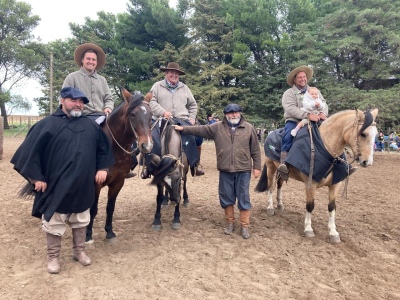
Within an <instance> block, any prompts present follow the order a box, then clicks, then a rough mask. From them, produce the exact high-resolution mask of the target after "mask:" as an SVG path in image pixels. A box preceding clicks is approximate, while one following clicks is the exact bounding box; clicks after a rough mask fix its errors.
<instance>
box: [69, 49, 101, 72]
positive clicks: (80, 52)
mask: <svg viewBox="0 0 400 300" xmlns="http://www.w3.org/2000/svg"><path fill="white" fill-rule="evenodd" d="M88 50H93V51H94V52H95V53H96V55H97V66H96V70H101V69H102V68H103V67H104V65H105V64H106V54H105V53H104V51H103V49H101V48H100V47H99V46H97V45H96V44H92V43H86V44H82V45H80V46H78V47H77V48H76V49H75V52H74V59H75V63H76V64H77V65H78V67H81V66H82V56H83V54H84V53H85V52H86V51H88Z"/></svg>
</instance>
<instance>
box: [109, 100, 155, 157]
mask: <svg viewBox="0 0 400 300" xmlns="http://www.w3.org/2000/svg"><path fill="white" fill-rule="evenodd" d="M143 103H146V104H147V102H145V101H143ZM109 115H110V114H107V116H106V125H107V128H108V130H109V131H110V134H111V137H112V139H113V141H114V142H115V143H116V144H117V145H118V147H119V148H120V149H121V150H122V151H124V152H125V153H126V154H128V155H134V154H135V155H137V154H139V152H140V151H139V148H138V147H136V148H135V149H133V150H132V151H127V150H126V149H125V148H124V147H122V146H121V145H120V143H118V141H117V139H116V138H115V137H114V134H113V133H112V131H111V128H110V126H109V125H108V117H109ZM129 124H130V125H131V129H132V131H133V135H134V136H135V140H137V139H138V134H137V132H136V130H135V128H134V127H133V125H132V122H131V119H129Z"/></svg>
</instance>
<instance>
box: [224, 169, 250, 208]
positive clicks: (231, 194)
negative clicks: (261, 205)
mask: <svg viewBox="0 0 400 300" xmlns="http://www.w3.org/2000/svg"><path fill="white" fill-rule="evenodd" d="M250 178H251V172H235V173H229V172H219V185H218V194H219V202H220V205H221V207H222V208H225V207H227V206H229V205H235V203H236V198H237V199H238V208H239V209H240V210H247V209H250V208H251V203H250V193H249V189H250Z"/></svg>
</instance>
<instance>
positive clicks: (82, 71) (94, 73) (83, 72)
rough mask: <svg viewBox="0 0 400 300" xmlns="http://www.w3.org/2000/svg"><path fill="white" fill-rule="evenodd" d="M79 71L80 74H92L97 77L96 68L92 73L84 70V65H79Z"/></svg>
mask: <svg viewBox="0 0 400 300" xmlns="http://www.w3.org/2000/svg"><path fill="white" fill-rule="evenodd" d="M79 72H80V73H81V74H82V75H84V76H93V77H94V78H97V75H98V73H97V71H96V70H94V72H93V73H89V72H88V71H86V70H85V69H84V67H81V69H80V70H79Z"/></svg>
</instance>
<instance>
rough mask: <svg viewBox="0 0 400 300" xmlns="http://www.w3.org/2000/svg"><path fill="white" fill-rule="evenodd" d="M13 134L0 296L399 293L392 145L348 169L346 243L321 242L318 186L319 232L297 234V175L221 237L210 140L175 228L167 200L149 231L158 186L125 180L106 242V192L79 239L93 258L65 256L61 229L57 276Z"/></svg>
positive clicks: (343, 210) (399, 228)
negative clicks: (275, 201)
mask: <svg viewBox="0 0 400 300" xmlns="http://www.w3.org/2000/svg"><path fill="white" fill-rule="evenodd" d="M21 142H22V138H19V137H18V138H5V141H4V156H3V160H1V161H0V178H1V180H0V182H1V185H0V201H1V205H0V209H1V210H0V213H1V219H0V237H1V252H0V261H1V264H0V295H1V296H0V298H1V299H68V300H75V299H174V300H179V299H210V300H212V299H215V300H218V299H229V300H233V299H260V300H264V299H316V300H317V299H318V300H320V299H352V300H356V299H360V300H368V299H374V300H375V299H400V288H399V285H400V247H399V246H400V222H399V217H400V200H399V199H400V197H399V186H398V184H399V182H398V180H399V175H398V174H399V171H398V169H397V167H398V166H399V165H400V154H399V153H387V152H383V153H376V154H375V161H374V164H373V166H371V167H369V168H367V169H360V170H358V171H357V172H356V173H355V174H354V175H352V177H351V179H350V182H349V187H348V198H347V199H345V198H344V197H341V198H340V199H339V200H338V201H337V219H336V225H337V229H338V231H339V233H340V234H341V239H342V243H340V244H331V243H330V242H329V237H328V229H327V222H328V212H327V204H328V202H327V190H326V189H320V190H318V193H317V201H316V207H315V210H314V214H313V227H314V231H315V234H316V236H315V237H314V238H312V239H306V238H305V237H304V235H303V222H304V216H305V200H304V188H303V185H302V184H300V183H298V182H295V181H293V180H292V181H289V183H288V184H287V185H285V186H284V188H285V189H284V203H285V211H284V212H283V213H281V214H278V215H275V216H267V213H266V206H267V205H266V195H265V194H263V193H262V194H256V193H254V192H251V197H252V204H253V210H252V215H251V229H250V232H251V234H252V237H251V239H249V240H244V239H242V238H241V236H240V235H239V233H238V231H236V232H235V234H234V235H232V236H226V235H224V234H223V226H224V216H223V210H222V209H221V207H220V206H219V202H218V191H217V188H218V172H217V170H216V168H215V166H216V161H215V152H214V151H215V149H214V144H213V142H206V143H205V144H204V145H203V153H202V164H203V165H204V167H205V170H206V175H205V176H202V177H197V178H195V179H194V180H193V179H192V178H191V179H190V181H189V183H188V191H189V197H190V201H191V205H190V206H189V207H188V208H183V207H182V209H181V221H182V227H181V229H179V230H177V231H174V230H173V229H171V227H170V223H171V220H172V215H173V207H172V206H169V207H166V208H164V209H163V211H162V220H163V222H164V223H163V229H162V230H161V232H153V231H152V230H151V223H152V221H153V216H154V212H155V196H156V188H155V187H153V186H149V180H142V179H140V178H132V179H129V180H127V181H126V182H125V186H124V187H123V189H122V191H121V193H120V195H119V198H118V200H117V205H116V212H115V214H114V218H115V221H114V228H115V231H116V234H117V235H118V237H117V241H116V242H115V243H109V242H106V241H105V232H104V229H103V227H104V222H105V205H106V198H105V196H106V189H104V190H103V191H102V194H101V199H100V202H101V205H100V208H99V215H98V217H97V219H96V221H95V226H94V239H95V242H94V244H92V245H89V246H88V247H87V254H88V255H89V256H90V257H91V258H92V261H93V263H92V265H91V266H88V267H83V266H81V265H79V264H78V263H76V262H74V261H72V256H71V244H72V238H71V230H70V229H69V230H67V233H66V235H65V236H64V237H63V244H62V245H63V247H62V251H61V268H62V270H61V273H60V274H57V275H50V274H48V273H47V271H46V246H45V237H44V233H43V232H42V231H41V228H40V220H39V219H36V218H33V217H31V215H30V213H31V206H32V202H31V200H22V199H18V198H17V197H16V192H17V191H18V189H19V188H20V187H21V185H22V184H23V182H24V181H23V179H22V177H20V176H19V175H18V174H17V173H16V172H15V171H14V170H13V169H12V165H11V164H10V162H9V161H10V159H11V156H12V155H13V153H14V152H15V150H16V148H17V147H18V146H19V144H20V143H21ZM255 185H256V180H254V179H253V180H252V183H251V191H252V190H253V189H254V186H255ZM236 214H237V217H238V211H236Z"/></svg>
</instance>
